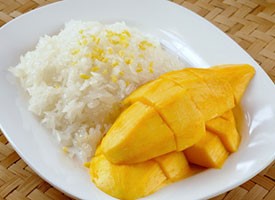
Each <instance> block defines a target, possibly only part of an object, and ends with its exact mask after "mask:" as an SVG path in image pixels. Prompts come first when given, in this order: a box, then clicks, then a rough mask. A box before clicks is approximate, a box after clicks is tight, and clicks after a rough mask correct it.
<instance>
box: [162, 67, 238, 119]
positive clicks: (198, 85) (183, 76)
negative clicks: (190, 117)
mask: <svg viewBox="0 0 275 200" xmlns="http://www.w3.org/2000/svg"><path fill="white" fill-rule="evenodd" d="M161 78H163V79H168V80H171V81H174V82H175V83H177V84H178V85H179V86H181V87H182V88H183V89H185V90H187V93H188V94H189V95H190V97H191V99H192V100H193V102H194V103H195V104H196V106H197V108H198V109H199V111H200V112H201V113H202V115H203V117H204V120H205V121H208V120H210V119H213V118H215V117H217V116H219V115H220V114H222V113H224V112H225V111H227V110H229V109H231V108H232V105H231V104H230V103H226V104H224V102H223V99H224V98H223V96H224V93H225V92H224V91H221V90H218V91H215V90H214V89H213V88H210V87H209V85H210V84H211V85H215V84H216V82H217V81H215V79H214V78H213V79H211V80H209V81H208V82H210V83H208V82H206V81H205V80H204V79H203V78H202V77H200V76H197V75H196V74H195V73H193V72H192V71H190V70H189V69H183V70H180V71H174V72H169V73H166V74H163V75H162V76H161ZM211 81H212V82H214V83H211ZM219 84H223V82H220V83H219ZM217 87H218V86H217ZM228 92H229V91H228ZM233 102H234V101H233Z"/></svg>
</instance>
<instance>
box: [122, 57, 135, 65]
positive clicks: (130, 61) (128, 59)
mask: <svg viewBox="0 0 275 200" xmlns="http://www.w3.org/2000/svg"><path fill="white" fill-rule="evenodd" d="M124 62H125V64H127V65H130V64H132V62H133V59H131V58H125V59H124Z"/></svg>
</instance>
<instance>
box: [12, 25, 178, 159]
mask: <svg viewBox="0 0 275 200" xmlns="http://www.w3.org/2000/svg"><path fill="white" fill-rule="evenodd" d="M179 68H183V64H182V63H181V62H180V61H179V60H178V59H177V58H175V57H173V56H171V55H169V54H168V53H167V52H166V51H165V50H163V49H162V47H161V45H160V43H159V41H157V40H156V39H153V38H151V37H150V36H146V35H144V34H143V33H141V32H140V31H138V30H136V29H134V28H129V27H128V26H126V25H125V24H124V23H115V24H111V25H103V24H100V23H98V22H83V21H70V22H68V23H67V24H66V25H65V28H64V30H62V31H61V32H60V33H59V34H58V35H54V36H44V37H42V38H41V39H40V40H39V42H38V44H37V46H36V48H35V50H33V51H30V52H27V53H26V54H25V55H24V56H22V57H21V59H20V63H19V64H18V65H17V66H15V67H11V68H10V71H11V72H12V73H13V74H14V75H15V76H16V77H18V78H19V79H20V83H21V85H22V87H23V88H24V90H26V91H27V93H28V94H29V110H30V111H31V112H33V113H34V114H35V115H37V116H38V117H39V118H40V119H41V122H42V124H43V125H44V126H45V127H47V128H48V129H50V130H51V132H52V133H53V135H54V136H55V137H56V139H57V140H58V142H59V143H60V144H61V147H62V148H63V150H64V152H66V153H68V155H69V156H71V157H73V158H78V159H80V160H81V161H82V162H86V161H87V160H89V159H90V158H91V156H93V154H94V151H95V149H96V146H97V144H98V143H99V142H100V140H101V138H102V137H103V136H104V134H105V133H106V131H107V130H108V129H109V127H110V126H111V124H112V123H113V122H114V120H115V118H116V117H117V116H118V114H119V112H120V108H121V106H120V102H121V100H122V99H123V98H124V97H125V96H127V95H128V94H130V93H131V92H132V91H133V90H134V89H136V88H137V87H138V86H140V85H141V84H144V83H145V82H148V81H149V80H152V79H155V78H157V77H158V76H159V75H160V74H162V73H165V72H167V71H171V70H172V69H173V70H174V69H179Z"/></svg>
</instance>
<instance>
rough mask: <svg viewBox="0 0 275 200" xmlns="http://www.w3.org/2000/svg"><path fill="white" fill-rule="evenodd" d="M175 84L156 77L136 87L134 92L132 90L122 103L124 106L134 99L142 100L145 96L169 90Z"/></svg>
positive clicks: (131, 102) (134, 100)
mask: <svg viewBox="0 0 275 200" xmlns="http://www.w3.org/2000/svg"><path fill="white" fill-rule="evenodd" d="M174 86H175V83H173V82H172V81H167V80H162V79H157V80H154V81H151V82H148V83H146V84H144V85H142V86H141V87H139V88H138V89H136V90H135V91H134V92H132V93H131V94H130V95H129V96H128V97H126V98H125V99H124V100H123V101H122V104H123V105H125V106H130V105H131V104H133V103H134V102H136V101H141V102H144V101H146V99H145V98H144V97H145V96H148V95H150V96H154V95H158V94H161V93H162V92H163V91H166V90H169V89H171V88H172V87H174Z"/></svg>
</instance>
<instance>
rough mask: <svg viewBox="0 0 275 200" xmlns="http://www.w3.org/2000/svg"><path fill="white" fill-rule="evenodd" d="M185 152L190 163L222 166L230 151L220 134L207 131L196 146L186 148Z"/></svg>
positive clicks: (204, 165) (215, 166)
mask: <svg viewBox="0 0 275 200" xmlns="http://www.w3.org/2000/svg"><path fill="white" fill-rule="evenodd" d="M184 154H185V156H186V158H187V160H188V162H190V163H193V164H196V165H200V166H203V167H214V168H221V167H222V165H223V163H224V161H225V160H226V158H227V157H228V154H229V153H228V152H227V151H226V149H225V147H224V146H223V144H222V142H221V140H220V139H219V137H218V136H216V135H215V134H213V133H211V132H208V131H206V135H205V136H204V137H203V138H202V139H201V140H200V141H199V142H198V143H196V144H195V145H194V146H192V147H190V148H188V149H186V150H184Z"/></svg>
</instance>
